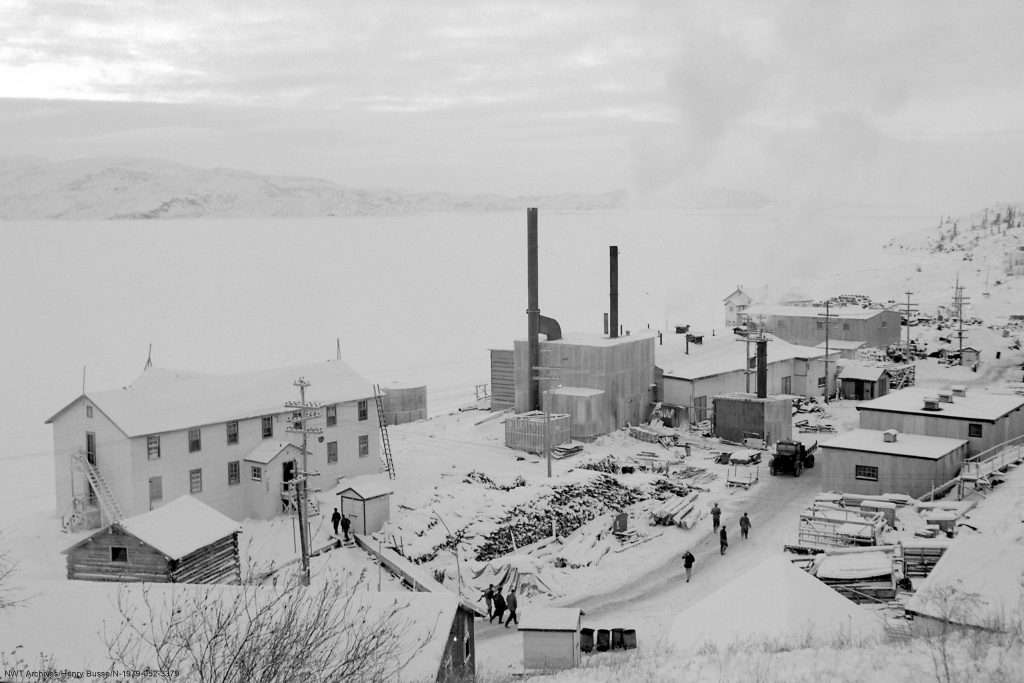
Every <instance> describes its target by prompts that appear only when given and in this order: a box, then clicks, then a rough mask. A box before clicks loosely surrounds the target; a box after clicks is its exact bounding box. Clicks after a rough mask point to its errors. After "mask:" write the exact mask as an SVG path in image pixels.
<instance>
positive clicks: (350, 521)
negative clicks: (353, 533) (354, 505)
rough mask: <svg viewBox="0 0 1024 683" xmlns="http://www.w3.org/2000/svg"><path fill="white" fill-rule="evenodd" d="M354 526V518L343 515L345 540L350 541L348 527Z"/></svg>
mask: <svg viewBox="0 0 1024 683" xmlns="http://www.w3.org/2000/svg"><path fill="white" fill-rule="evenodd" d="M350 526H352V520H351V519H349V518H348V517H346V516H345V515H342V516H341V530H342V532H343V533H344V534H345V542H346V543H348V528H349V527H350Z"/></svg>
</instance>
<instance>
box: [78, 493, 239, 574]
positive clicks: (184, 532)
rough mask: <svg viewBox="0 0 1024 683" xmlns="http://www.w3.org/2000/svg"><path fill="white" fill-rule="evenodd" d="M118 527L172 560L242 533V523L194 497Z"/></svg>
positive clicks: (128, 520)
mask: <svg viewBox="0 0 1024 683" xmlns="http://www.w3.org/2000/svg"><path fill="white" fill-rule="evenodd" d="M115 524H116V525H117V526H119V527H121V529H123V530H124V531H126V532H127V533H129V534H131V535H132V536H134V537H135V538H137V539H139V540H140V541H142V542H144V543H145V544H146V545H149V546H151V547H153V548H155V549H156V550H158V551H160V552H161V553H163V554H164V555H166V556H167V557H169V558H170V559H172V560H178V559H181V558H182V557H185V556H186V555H188V554H189V553H192V552H195V551H196V550H199V549H200V548H204V547H206V546H208V545H210V544H211V543H214V542H216V541H219V540H220V539H222V538H224V537H225V536H230V535H231V534H233V533H236V532H239V531H241V527H240V526H239V524H238V522H236V521H234V520H233V519H231V518H229V517H226V516H225V515H223V514H221V513H219V512H217V511H216V510H214V509H213V508H212V507H210V506H209V505H207V504H206V503H203V502H202V501H200V500H196V499H195V498H193V497H192V496H181V497H180V498H175V499H174V500H172V501H171V502H170V503H167V504H166V505H163V506H161V507H158V508H157V509H156V510H150V511H149V512H145V513H143V514H141V515H136V516H135V517H129V518H128V519H123V520H121V521H120V522H115ZM112 526H113V525H112ZM107 528H109V527H104V528H103V529H101V530H100V531H97V532H96V534H100V533H104V532H105V531H106V529H107ZM96 534H92V536H95V535H96ZM92 536H90V537H88V538H86V539H83V540H82V541H79V542H78V543H76V544H75V545H73V546H71V547H70V548H68V549H67V550H65V551H64V552H65V553H68V552H70V551H71V550H72V549H74V548H77V547H78V546H80V545H82V544H83V543H85V542H87V541H88V540H89V538H91V537H92Z"/></svg>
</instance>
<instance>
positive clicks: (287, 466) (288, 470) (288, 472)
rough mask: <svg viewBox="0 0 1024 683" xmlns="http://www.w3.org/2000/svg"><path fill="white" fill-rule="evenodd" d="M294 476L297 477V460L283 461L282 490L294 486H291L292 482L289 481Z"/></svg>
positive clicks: (287, 489)
mask: <svg viewBox="0 0 1024 683" xmlns="http://www.w3.org/2000/svg"><path fill="white" fill-rule="evenodd" d="M294 478H295V461H294V460H286V461H284V462H283V463H281V481H282V482H283V483H282V486H281V490H282V491H291V490H292V487H291V484H289V483H288V482H290V481H291V480H292V479H294Z"/></svg>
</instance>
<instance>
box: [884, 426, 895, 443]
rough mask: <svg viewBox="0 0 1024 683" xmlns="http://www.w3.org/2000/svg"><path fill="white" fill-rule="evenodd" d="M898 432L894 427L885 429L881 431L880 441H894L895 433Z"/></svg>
mask: <svg viewBox="0 0 1024 683" xmlns="http://www.w3.org/2000/svg"><path fill="white" fill-rule="evenodd" d="M898 433H899V432H897V431H896V430H895V429H886V430H885V431H884V432H882V441H884V442H885V443H896V435H897V434H898Z"/></svg>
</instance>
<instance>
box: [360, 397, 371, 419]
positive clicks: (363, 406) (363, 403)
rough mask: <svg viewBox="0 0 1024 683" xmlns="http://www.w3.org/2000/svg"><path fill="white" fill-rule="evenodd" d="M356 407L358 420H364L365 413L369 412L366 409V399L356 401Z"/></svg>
mask: <svg viewBox="0 0 1024 683" xmlns="http://www.w3.org/2000/svg"><path fill="white" fill-rule="evenodd" d="M358 407H359V419H360V420H365V419H366V417H367V415H368V414H369V411H368V410H367V406H366V401H360V402H359V403H358Z"/></svg>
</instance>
